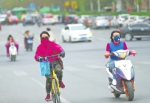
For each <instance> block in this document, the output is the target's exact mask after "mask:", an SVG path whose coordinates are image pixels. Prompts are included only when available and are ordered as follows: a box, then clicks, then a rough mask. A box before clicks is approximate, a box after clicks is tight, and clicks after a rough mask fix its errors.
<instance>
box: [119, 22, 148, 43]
mask: <svg viewBox="0 0 150 103" xmlns="http://www.w3.org/2000/svg"><path fill="white" fill-rule="evenodd" d="M119 31H120V32H121V37H122V38H125V40H126V41H131V40H132V39H133V38H136V39H137V40H141V39H142V38H147V37H150V24H148V23H138V24H131V25H129V26H126V27H122V28H120V29H119Z"/></svg>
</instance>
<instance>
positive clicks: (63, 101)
mask: <svg viewBox="0 0 150 103" xmlns="http://www.w3.org/2000/svg"><path fill="white" fill-rule="evenodd" d="M31 80H33V81H35V82H36V83H37V84H39V85H40V86H41V87H42V88H45V85H44V84H43V83H41V82H40V81H38V80H37V79H35V78H31ZM60 99H61V101H62V103H70V102H69V101H68V100H66V99H65V98H64V97H62V96H60Z"/></svg>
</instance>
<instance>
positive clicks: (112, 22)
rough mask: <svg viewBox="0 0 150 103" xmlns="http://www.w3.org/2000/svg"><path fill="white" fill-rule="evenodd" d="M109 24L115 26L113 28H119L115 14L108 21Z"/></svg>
mask: <svg viewBox="0 0 150 103" xmlns="http://www.w3.org/2000/svg"><path fill="white" fill-rule="evenodd" d="M110 26H111V27H115V28H119V27H120V25H119V22H118V21H117V17H116V16H113V18H112V20H111V21H110Z"/></svg>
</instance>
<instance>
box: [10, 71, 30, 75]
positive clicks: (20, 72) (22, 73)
mask: <svg viewBox="0 0 150 103" xmlns="http://www.w3.org/2000/svg"><path fill="white" fill-rule="evenodd" d="M13 72H14V73H15V74H16V75H17V76H22V75H27V73H25V72H24V71H13Z"/></svg>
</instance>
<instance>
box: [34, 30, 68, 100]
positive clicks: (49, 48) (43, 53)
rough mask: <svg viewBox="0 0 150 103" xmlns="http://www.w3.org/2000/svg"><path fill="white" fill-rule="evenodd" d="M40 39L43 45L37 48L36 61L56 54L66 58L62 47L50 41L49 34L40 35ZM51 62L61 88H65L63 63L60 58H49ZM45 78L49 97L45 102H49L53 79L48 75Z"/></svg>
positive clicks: (44, 32)
mask: <svg viewBox="0 0 150 103" xmlns="http://www.w3.org/2000/svg"><path fill="white" fill-rule="evenodd" d="M40 38H41V44H40V45H39V46H38V47H37V50H36V53H35V56H34V58H35V60H36V61H38V62H40V61H41V60H43V58H42V57H47V56H52V55H56V54H60V56H61V57H63V58H64V57H65V52H64V50H63V49H62V47H61V46H60V45H58V44H56V43H55V42H52V41H50V40H49V38H50V35H49V33H48V32H46V31H43V32H42V33H41V34H40ZM49 61H50V62H53V63H54V68H55V72H56V75H57V77H58V80H59V84H60V87H61V88H65V85H64V83H63V82H62V77H63V72H62V69H63V67H62V64H61V63H62V61H60V59H59V57H54V58H49ZM45 77H46V92H47V96H46V98H45V100H46V101H49V100H50V91H51V81H52V79H51V75H46V76H45Z"/></svg>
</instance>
